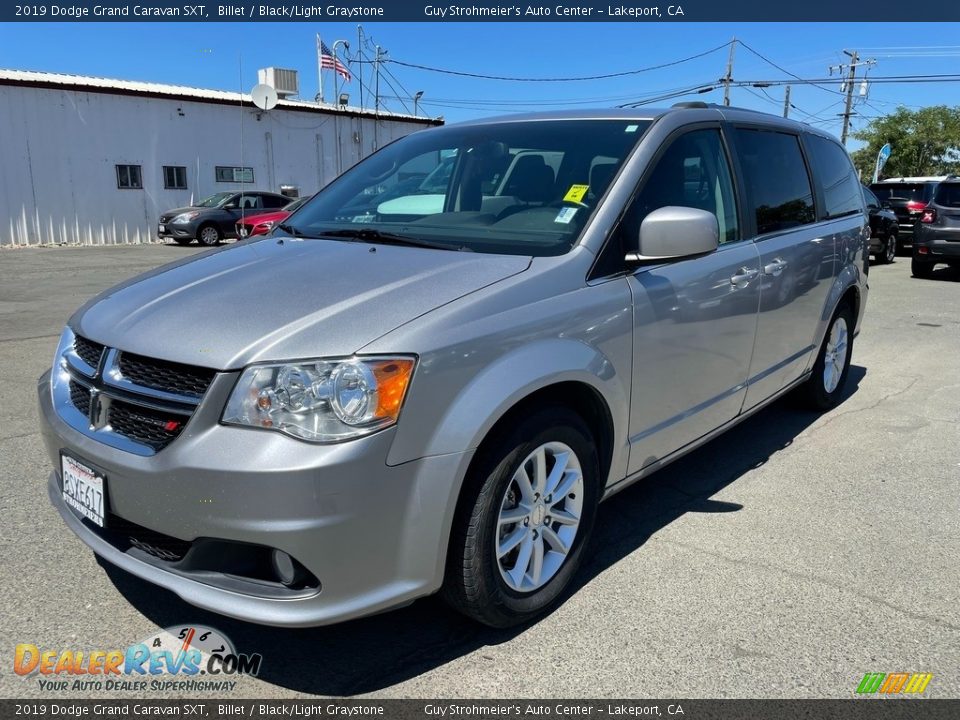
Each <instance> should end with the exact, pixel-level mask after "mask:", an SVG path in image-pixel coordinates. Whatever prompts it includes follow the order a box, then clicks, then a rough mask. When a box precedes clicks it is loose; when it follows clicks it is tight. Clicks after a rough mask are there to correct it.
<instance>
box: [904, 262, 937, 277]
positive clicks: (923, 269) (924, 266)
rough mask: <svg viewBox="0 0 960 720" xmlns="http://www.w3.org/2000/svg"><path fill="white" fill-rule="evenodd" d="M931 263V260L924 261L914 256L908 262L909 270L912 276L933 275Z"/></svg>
mask: <svg viewBox="0 0 960 720" xmlns="http://www.w3.org/2000/svg"><path fill="white" fill-rule="evenodd" d="M933 265H934V264H933V263H932V262H924V261H923V260H917V259H916V258H914V259H913V260H912V261H911V262H910V272H912V273H913V276H914V277H917V278H924V279H926V278H929V277H931V276H932V275H933Z"/></svg>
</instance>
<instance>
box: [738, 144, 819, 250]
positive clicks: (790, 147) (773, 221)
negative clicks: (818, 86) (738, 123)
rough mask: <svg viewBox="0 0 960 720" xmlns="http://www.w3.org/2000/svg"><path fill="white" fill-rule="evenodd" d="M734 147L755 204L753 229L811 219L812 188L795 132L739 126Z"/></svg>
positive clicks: (783, 227) (764, 230)
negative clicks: (738, 155) (755, 225)
mask: <svg viewBox="0 0 960 720" xmlns="http://www.w3.org/2000/svg"><path fill="white" fill-rule="evenodd" d="M736 132H737V147H738V151H739V154H740V163H741V165H742V166H743V172H744V175H745V179H746V183H747V192H748V193H749V194H750V196H751V197H752V198H753V204H754V207H755V208H756V216H757V233H758V234H760V235H762V234H764V233H769V232H775V231H777V230H786V229H788V228H792V227H797V226H798V225H804V224H806V223H811V222H813V221H814V218H815V215H814V210H813V191H812V189H811V187H810V178H809V177H808V176H807V168H806V166H805V165H804V162H803V154H802V152H801V151H800V141H799V139H798V138H797V137H796V136H795V135H789V134H787V133H780V132H769V131H766V130H746V129H739V130H737V131H736Z"/></svg>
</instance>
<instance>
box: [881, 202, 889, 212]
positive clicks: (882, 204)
mask: <svg viewBox="0 0 960 720" xmlns="http://www.w3.org/2000/svg"><path fill="white" fill-rule="evenodd" d="M880 207H882V208H883V209H884V210H889V209H890V203H888V202H885V203H881V204H880Z"/></svg>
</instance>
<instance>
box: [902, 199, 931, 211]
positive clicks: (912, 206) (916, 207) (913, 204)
mask: <svg viewBox="0 0 960 720" xmlns="http://www.w3.org/2000/svg"><path fill="white" fill-rule="evenodd" d="M925 207H927V204H926V203H925V202H920V201H919V200H908V201H907V210H912V211H913V212H920V211H921V210H923V209H924V208H925Z"/></svg>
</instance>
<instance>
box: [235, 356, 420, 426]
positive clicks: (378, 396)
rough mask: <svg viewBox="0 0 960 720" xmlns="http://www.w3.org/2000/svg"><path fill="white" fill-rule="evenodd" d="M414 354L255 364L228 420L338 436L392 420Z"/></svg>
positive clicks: (397, 411) (407, 381) (246, 373)
mask: <svg viewBox="0 0 960 720" xmlns="http://www.w3.org/2000/svg"><path fill="white" fill-rule="evenodd" d="M414 364H415V361H414V359H413V358H411V357H370V358H348V359H346V360H311V361H309V362H301V363H291V364H283V365H253V366H251V367H248V368H247V369H246V370H244V371H243V374H242V375H241V376H240V380H239V381H238V382H237V386H236V387H235V388H234V389H233V394H232V395H231V396H230V400H229V401H228V402H227V407H226V409H225V410H224V412H223V422H224V423H226V424H228V425H246V426H248V427H256V428H264V429H267V430H278V431H280V432H283V433H286V434H287V435H292V436H293V437H296V438H300V439H301V440H309V441H311V442H339V441H341V440H347V439H350V438H355V437H360V436H361V435H368V434H370V433H372V432H375V431H376V430H380V429H382V428H385V427H388V426H390V425H393V424H394V423H395V422H396V421H397V418H398V417H399V415H400V408H401V407H402V405H403V400H404V397H405V396H406V394H407V386H408V385H409V384H410V378H411V377H412V376H413V368H414Z"/></svg>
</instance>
